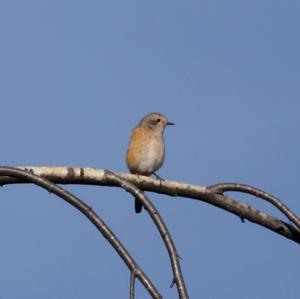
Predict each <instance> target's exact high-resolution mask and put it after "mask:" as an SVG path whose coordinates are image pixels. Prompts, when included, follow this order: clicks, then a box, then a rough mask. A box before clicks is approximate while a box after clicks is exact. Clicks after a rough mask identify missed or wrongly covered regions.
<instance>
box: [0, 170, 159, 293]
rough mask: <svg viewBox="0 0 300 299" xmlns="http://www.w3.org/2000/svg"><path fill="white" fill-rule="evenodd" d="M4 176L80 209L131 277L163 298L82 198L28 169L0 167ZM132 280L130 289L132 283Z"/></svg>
mask: <svg viewBox="0 0 300 299" xmlns="http://www.w3.org/2000/svg"><path fill="white" fill-rule="evenodd" d="M3 177H5V178H6V179H13V180H16V179H17V180H22V181H23V182H29V183H33V184H35V185H38V186H40V187H42V188H44V189H46V190H48V191H49V192H51V193H54V194H56V195H57V196H58V197H60V198H62V199H64V200H65V201H67V202H68V203H69V204H71V205H72V206H73V207H75V208H76V209H77V210H79V211H80V212H81V213H82V214H84V215H85V216H86V217H87V218H88V219H89V220H90V221H91V222H92V223H93V224H94V225H95V226H96V228H97V229H98V230H99V231H100V232H101V233H102V235H103V236H104V237H105V238H106V239H107V240H108V242H109V243H110V244H111V245H112V247H113V248H114V249H115V250H116V251H117V253H118V254H119V256H120V257H121V258H122V259H123V261H124V262H125V264H126V265H127V267H128V268H129V270H130V272H131V277H132V273H134V278H135V277H137V278H138V279H139V280H140V282H141V283H142V284H143V285H144V287H145V288H146V290H147V291H148V292H149V294H150V295H151V296H152V298H162V296H161V295H160V293H159V292H158V291H157V289H156V288H155V286H154V285H153V284H152V282H151V281H150V280H149V278H148V277H147V276H146V274H145V273H144V272H143V271H142V270H141V269H140V267H139V266H138V264H137V263H136V262H135V261H134V259H133V258H132V257H131V256H130V254H129V253H128V251H127V250H126V249H125V247H124V246H123V245H122V243H121V242H120V241H119V240H118V238H117V237H116V235H115V234H114V233H113V232H112V231H111V230H110V228H109V227H108V226H107V225H106V224H105V222H104V221H103V220H102V219H101V218H100V217H99V216H98V215H97V214H96V213H95V212H94V211H93V210H92V208H91V207H89V206H88V205H87V204H85V203H84V202H83V201H82V200H80V199H79V198H78V197H76V196H74V195H73V194H72V193H70V192H69V191H66V190H65V189H63V188H62V187H60V186H57V185H56V184H54V183H52V182H50V181H49V180H47V179H45V178H42V177H40V176H38V175H35V174H32V173H29V172H28V171H24V170H22V169H17V168H12V167H0V179H1V178H3ZM131 280H132V278H131ZM131 280H130V289H131V283H132V282H131Z"/></svg>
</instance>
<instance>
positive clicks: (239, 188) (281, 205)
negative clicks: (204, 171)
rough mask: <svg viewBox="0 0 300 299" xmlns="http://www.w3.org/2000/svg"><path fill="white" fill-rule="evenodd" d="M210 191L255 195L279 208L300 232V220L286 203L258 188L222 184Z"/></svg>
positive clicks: (210, 187)
mask: <svg viewBox="0 0 300 299" xmlns="http://www.w3.org/2000/svg"><path fill="white" fill-rule="evenodd" d="M208 189H209V190H211V191H212V192H215V193H219V194H223V193H224V192H229V191H231V192H243V193H247V194H251V195H254V196H256V197H258V198H261V199H264V200H266V201H267V202H269V203H271V204H272V205H274V206H275V207H276V208H278V209H279V210H280V211H281V212H282V213H283V214H284V215H285V216H286V217H287V218H288V219H289V220H290V221H291V222H293V223H294V224H295V225H296V227H297V228H298V229H299V230H300V219H299V218H298V217H297V215H295V214H294V213H293V212H292V211H291V210H290V209H289V208H288V207H287V206H286V205H285V204H284V203H282V202H281V201H280V200H279V199H278V198H277V197H275V196H273V195H272V194H270V193H268V192H265V191H263V190H260V189H258V188H256V187H253V186H250V185H246V184H238V183H220V184H215V185H211V186H209V187H208Z"/></svg>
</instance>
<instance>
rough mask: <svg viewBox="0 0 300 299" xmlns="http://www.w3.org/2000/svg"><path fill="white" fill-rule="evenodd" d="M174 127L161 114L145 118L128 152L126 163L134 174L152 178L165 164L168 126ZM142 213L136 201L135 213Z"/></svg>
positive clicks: (136, 131)
mask: <svg viewBox="0 0 300 299" xmlns="http://www.w3.org/2000/svg"><path fill="white" fill-rule="evenodd" d="M168 125H174V123H172V122H169V121H168V119H167V118H166V117H165V116H164V115H162V114H160V113H149V114H147V115H146V116H144V117H143V118H142V119H141V120H140V122H139V123H138V125H137V127H135V128H134V129H133V131H132V135H131V138H130V143H129V146H128V150H127V155H126V162H127V166H128V169H129V171H130V172H131V173H133V174H141V175H146V176H150V175H152V174H154V175H155V176H156V177H158V176H157V174H156V173H155V172H156V171H157V170H158V169H159V168H160V167H161V166H162V164H163V163H164V159H165V143H164V136H163V133H164V130H165V128H166V126H168ZM141 211H142V204H141V203H140V202H139V201H138V200H137V199H135V212H136V213H140V212H141Z"/></svg>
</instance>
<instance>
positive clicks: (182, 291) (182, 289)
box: [105, 170, 189, 299]
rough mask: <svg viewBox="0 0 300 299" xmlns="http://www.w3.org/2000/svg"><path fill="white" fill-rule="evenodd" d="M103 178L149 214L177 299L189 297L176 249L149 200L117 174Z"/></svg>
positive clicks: (108, 173)
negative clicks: (166, 257)
mask: <svg viewBox="0 0 300 299" xmlns="http://www.w3.org/2000/svg"><path fill="white" fill-rule="evenodd" d="M105 177H106V179H107V180H109V181H111V182H113V183H116V184H118V185H119V186H120V187H122V188H123V189H125V190H126V191H127V192H130V193H131V194H132V195H133V197H134V198H136V199H138V200H139V201H140V202H141V204H142V205H143V207H144V208H145V210H146V211H147V212H148V213H149V215H150V216H151V218H152V220H153V222H154V223H155V225H156V227H157V229H158V230H159V233H160V235H161V237H162V239H163V241H164V243H165V246H166V248H167V250H168V253H169V257H170V261H171V265H172V270H173V275H174V280H175V282H176V285H177V290H178V295H179V298H181V299H187V298H188V297H189V296H188V293H187V289H186V286H185V282H184V278H183V275H182V271H181V267H180V262H179V259H178V254H177V250H176V247H175V245H174V242H173V240H172V237H171V234H170V232H169V230H168V228H167V226H166V224H165V223H164V221H163V219H162V217H161V216H160V214H159V213H158V211H157V209H156V208H155V206H154V205H153V203H152V202H151V201H150V200H149V198H148V197H147V196H146V195H145V193H144V192H142V191H141V190H140V189H139V188H138V187H136V186H135V185H134V184H132V183H130V182H129V181H127V180H125V179H124V178H121V177H119V176H118V175H117V174H115V173H113V172H112V171H109V170H106V171H105Z"/></svg>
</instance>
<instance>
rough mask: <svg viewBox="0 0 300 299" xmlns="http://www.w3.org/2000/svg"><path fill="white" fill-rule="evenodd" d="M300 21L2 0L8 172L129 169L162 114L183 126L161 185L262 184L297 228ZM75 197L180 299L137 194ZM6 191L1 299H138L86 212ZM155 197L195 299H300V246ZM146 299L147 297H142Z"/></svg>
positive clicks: (256, 12) (171, 144) (130, 4)
mask: <svg viewBox="0 0 300 299" xmlns="http://www.w3.org/2000/svg"><path fill="white" fill-rule="evenodd" d="M299 13H300V4H299V1H296V0H295V1H294V0H290V1H277V0H275V1H274V0H272V1H271V0H268V1H267V0H265V1H261V0H260V1H258V0H252V1H245V0H244V1H234V0H229V1H213V0H209V1H208V0H207V1H156V0H154V1H150V2H149V1H95V0H94V1H92V0H90V1H66V0H60V1H55V0H52V1H44V0H36V1H32V0H28V1H18V0H15V1H14V0H9V1H8V0H2V1H1V2H0V38H1V41H0V82H1V88H0V99H1V117H0V125H1V147H0V157H1V164H3V165H24V166H25V165H27V166H29V165H32V166H39V165H41V166H58V165H59V166H64V165H70V166H82V167H85V166H86V167H96V168H109V169H112V170H116V171H127V169H126V164H125V152H126V148H127V145H128V140H129V136H130V133H131V130H132V128H133V127H134V126H135V125H136V124H137V122H138V121H139V119H140V118H141V117H142V116H144V115H145V114H146V113H149V112H152V111H159V112H161V113H164V114H165V115H166V116H168V118H169V120H170V121H173V122H175V123H176V126H174V127H170V128H168V129H167V131H166V134H165V137H166V138H165V140H166V161H165V164H164V166H163V167H162V169H161V170H160V171H159V174H160V176H162V177H164V178H167V179H172V180H178V181H184V182H190V183H194V184H199V185H210V184H214V183H218V182H224V181H226V182H228V181H235V182H242V183H248V184H252V185H255V186H257V187H260V188H262V189H264V190H266V191H269V192H271V193H272V194H274V195H276V196H278V197H279V198H281V200H282V201H283V202H284V203H285V204H286V205H287V206H288V207H290V208H291V209H292V210H293V211H294V212H295V213H296V214H298V215H300V198H299V176H300V156H299V152H300V141H299V127H300V120H299V112H300V98H299V96H300V35H299V26H300V19H299ZM67 188H68V189H69V190H71V191H73V192H74V193H75V194H76V195H78V196H80V197H81V198H82V199H83V200H86V201H87V202H88V203H89V205H91V206H92V207H93V209H94V210H95V211H96V212H97V213H98V214H99V215H100V216H102V217H103V219H104V220H105V221H106V222H107V224H109V225H110V227H111V228H112V230H113V231H114V232H115V233H116V234H117V235H118V236H119V238H120V240H121V241H122V242H123V243H124V245H125V246H127V248H128V250H129V251H130V252H131V254H132V255H133V256H134V257H135V258H136V260H137V262H138V263H139V264H140V266H141V267H142V268H143V269H144V271H145V272H146V273H147V274H148V275H149V277H150V278H151V279H152V280H153V282H154V283H155V285H156V286H157V288H158V289H159V290H160V291H161V293H162V294H163V295H164V298H176V296H177V292H176V290H175V288H173V289H170V288H169V285H170V283H171V281H172V278H173V277H172V273H171V268H170V264H169V259H168V256H167V253H166V249H165V248H164V247H163V243H162V241H161V239H160V237H159V234H158V232H157V231H156V230H155V228H154V226H153V224H152V222H151V220H150V218H149V216H148V215H147V214H146V213H145V212H143V213H142V214H141V215H135V213H134V209H133V206H134V205H133V199H132V198H131V196H130V195H129V194H128V193H125V192H124V191H122V190H120V189H117V188H106V187H95V186H67ZM0 191H1V192H0V236H1V246H0V265H1V267H0V298H1V299H2V298H5V299H8V298H13V299H15V298H45V299H48V298H74V299H77V298H78V299H79V298H104V299H106V298H108V299H110V298H128V292H129V275H130V274H129V272H128V270H127V268H126V266H125V265H124V264H123V262H122V261H121V259H120V258H119V256H118V255H117V254H116V253H115V252H114V251H113V250H112V249H111V247H110V246H109V245H108V243H107V242H106V240H105V239H104V238H103V237H102V236H101V235H99V233H98V231H97V230H96V229H95V228H94V227H92V226H91V225H90V223H89V222H88V221H87V220H86V219H85V218H84V217H83V216H82V215H81V214H79V212H77V211H76V210H74V209H73V208H71V207H70V206H68V205H67V204H66V203H65V202H63V201H62V200H60V199H58V198H57V197H56V196H54V195H49V194H48V193H47V192H45V191H44V190H40V189H38V188H37V187H34V186H30V185H26V186H24V185H23V186H20V185H11V186H5V187H3V188H1V190H0ZM148 195H149V196H150V198H151V199H152V200H153V202H154V203H155V205H156V206H157V208H158V209H159V211H160V212H161V215H162V216H163V217H164V219H165V221H166V223H167V225H168V227H169V229H170V231H171V233H172V235H173V238H174V241H175V244H176V245H177V248H178V251H179V254H180V256H181V257H182V258H183V260H182V262H181V263H182V268H183V274H184V276H185V279H186V284H187V288H188V290H189V294H190V297H191V298H230V299H232V298H237V299H248V298H249V299H250V298H251V299H252V298H273V299H274V298H275V299H276V298H287V299H288V298H300V284H299V258H300V251H299V248H300V247H299V245H297V244H296V243H294V242H292V241H289V240H288V239H285V238H283V237H281V236H279V235H277V234H274V233H273V232H271V231H268V230H266V229H264V228H262V227H260V226H257V225H255V224H251V223H249V222H247V221H246V223H244V224H242V223H241V221H240V219H239V218H238V217H236V216H233V215H231V214H229V213H227V212H225V211H223V210H220V209H217V208H215V207H213V206H209V205H207V204H205V203H202V202H198V201H194V200H190V199H182V198H170V197H167V196H163V195H156V194H150V193H148ZM234 197H235V198H237V199H239V200H244V201H247V202H249V203H251V204H252V205H253V206H255V207H257V208H259V209H263V210H264V211H266V212H268V213H271V214H272V215H275V216H277V217H280V218H282V219H284V217H283V216H281V214H280V213H279V212H277V210H275V209H274V208H273V207H271V206H270V205H269V204H267V203H264V202H262V201H261V200H259V199H255V198H252V197H247V196H242V195H239V194H234ZM137 298H148V294H147V293H146V292H145V290H144V289H143V287H141V285H140V283H137Z"/></svg>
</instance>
